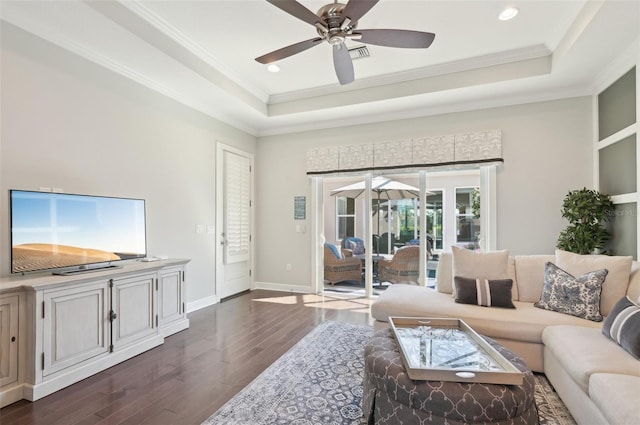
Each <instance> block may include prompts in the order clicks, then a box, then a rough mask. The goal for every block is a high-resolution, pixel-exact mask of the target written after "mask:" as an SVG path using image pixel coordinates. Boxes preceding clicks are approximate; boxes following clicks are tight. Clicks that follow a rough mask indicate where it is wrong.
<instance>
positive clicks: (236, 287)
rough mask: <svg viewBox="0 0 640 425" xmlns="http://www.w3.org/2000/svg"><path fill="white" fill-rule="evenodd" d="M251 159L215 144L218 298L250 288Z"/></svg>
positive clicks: (241, 153) (248, 156) (245, 154)
mask: <svg viewBox="0 0 640 425" xmlns="http://www.w3.org/2000/svg"><path fill="white" fill-rule="evenodd" d="M252 162H253V158H252V157H251V155H249V154H247V153H245V152H241V151H238V150H236V149H233V148H230V147H228V146H224V145H219V148H218V179H219V180H218V182H219V184H218V191H219V192H218V202H219V203H218V209H217V211H218V214H219V219H218V220H217V222H218V229H219V232H218V242H219V243H218V248H219V249H218V251H219V253H218V255H217V261H216V263H217V267H218V270H217V273H216V277H217V282H218V285H217V296H218V298H226V297H228V296H231V295H234V294H237V293H239V292H242V291H246V290H248V289H251V282H252V277H251V252H252V250H251V242H252V241H251V223H252V216H251V214H252V205H251V195H252V187H251V186H252ZM220 192H221V193H220Z"/></svg>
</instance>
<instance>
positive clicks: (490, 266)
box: [451, 246, 510, 297]
mask: <svg viewBox="0 0 640 425" xmlns="http://www.w3.org/2000/svg"><path fill="white" fill-rule="evenodd" d="M451 251H452V253H453V276H452V277H453V278H455V277H456V276H459V277H466V278H471V279H508V278H509V277H510V276H509V272H508V267H507V266H508V265H509V250H507V249H505V250H502V251H487V252H479V251H478V252H476V251H471V250H468V249H464V248H458V247H457V246H452V247H451ZM453 288H454V291H453V292H454V294H453V295H454V297H455V285H454V286H453Z"/></svg>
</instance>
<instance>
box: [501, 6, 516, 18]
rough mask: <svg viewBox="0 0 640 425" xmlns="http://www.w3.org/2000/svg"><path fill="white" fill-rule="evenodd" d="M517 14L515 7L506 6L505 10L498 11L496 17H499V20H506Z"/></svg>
mask: <svg viewBox="0 0 640 425" xmlns="http://www.w3.org/2000/svg"><path fill="white" fill-rule="evenodd" d="M517 14H518V8H517V7H507V8H506V9H505V10H503V11H502V12H500V15H498V19H500V20H501V21H508V20H509V19H513V18H515V17H516V15H517Z"/></svg>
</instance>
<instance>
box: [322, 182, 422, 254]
mask: <svg viewBox="0 0 640 425" xmlns="http://www.w3.org/2000/svg"><path fill="white" fill-rule="evenodd" d="M371 191H372V192H374V193H375V194H376V198H377V199H378V206H379V205H380V201H381V200H385V201H390V200H395V199H412V198H419V197H420V189H418V188H417V187H414V186H410V185H408V184H405V183H401V182H398V181H395V180H391V179H388V178H386V177H382V176H378V177H374V178H373V179H372V180H371ZM365 192H366V188H365V182H364V180H363V181H360V182H357V183H353V184H350V185H348V186H344V187H340V188H338V189H334V190H332V191H331V196H344V197H345V198H360V197H362V196H364V194H365ZM427 194H428V193H427ZM377 233H378V236H379V235H380V214H378V230H377ZM376 242H377V240H376ZM377 245H378V244H377V243H376V254H377V253H378V246H377Z"/></svg>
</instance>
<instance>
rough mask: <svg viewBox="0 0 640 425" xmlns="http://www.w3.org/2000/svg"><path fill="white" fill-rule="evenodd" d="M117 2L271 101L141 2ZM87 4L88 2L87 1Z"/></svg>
mask: <svg viewBox="0 0 640 425" xmlns="http://www.w3.org/2000/svg"><path fill="white" fill-rule="evenodd" d="M117 2H118V3H119V4H120V5H122V6H124V7H126V8H127V9H128V10H129V11H131V12H132V13H134V14H135V15H137V16H138V17H139V18H141V19H143V20H144V21H146V22H147V23H148V24H150V25H152V26H153V27H154V28H156V29H157V30H158V31H160V32H161V33H163V34H164V35H165V36H166V37H169V38H171V39H172V40H174V41H175V42H176V43H178V44H179V45H181V46H182V47H183V48H185V49H186V50H188V51H189V52H191V53H192V54H194V55H196V56H197V57H199V58H200V59H201V60H202V61H204V62H205V63H207V64H208V65H209V66H211V67H212V68H215V69H216V70H218V71H219V72H220V73H221V74H223V75H224V76H225V77H227V78H229V79H230V80H232V81H233V82H235V83H236V84H238V85H239V86H241V87H243V88H244V89H246V90H247V91H249V92H250V93H251V94H253V95H254V96H256V97H257V98H258V99H260V100H261V101H262V102H263V103H266V102H267V101H268V99H269V95H268V94H267V93H266V92H265V91H264V90H262V89H260V88H258V87H257V86H256V85H255V84H253V83H252V82H250V81H249V80H247V79H246V78H242V77H241V76H239V75H238V74H237V72H236V71H234V70H233V69H231V68H229V67H228V66H226V65H225V64H223V63H222V62H220V61H219V60H218V59H217V58H216V57H215V56H213V55H212V54H211V53H209V51H208V50H206V49H205V48H204V47H202V46H201V45H200V44H198V43H196V42H195V41H194V40H193V39H191V38H189V37H188V36H187V35H186V34H184V33H183V32H182V31H180V30H178V29H177V28H176V27H174V26H172V25H171V24H169V23H168V22H167V21H166V20H164V19H163V18H161V17H160V16H158V15H157V14H156V13H154V12H153V11H151V10H150V9H149V8H148V7H146V6H145V5H144V4H142V3H140V2H132V1H123V0H117ZM85 3H86V1H85Z"/></svg>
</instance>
